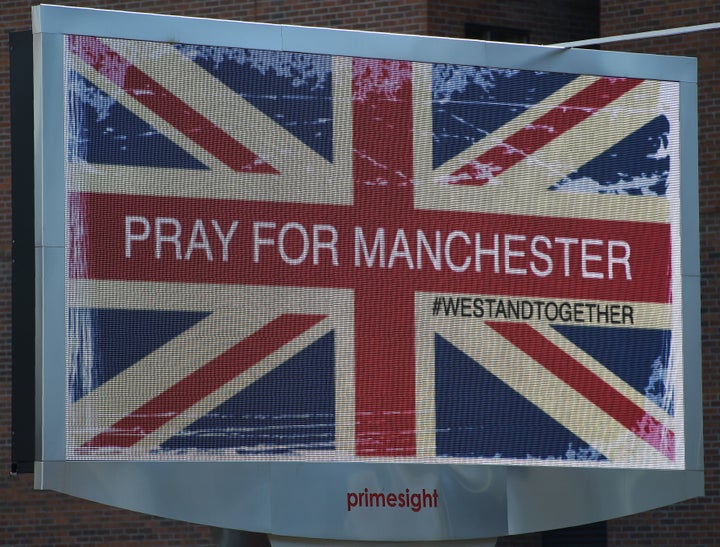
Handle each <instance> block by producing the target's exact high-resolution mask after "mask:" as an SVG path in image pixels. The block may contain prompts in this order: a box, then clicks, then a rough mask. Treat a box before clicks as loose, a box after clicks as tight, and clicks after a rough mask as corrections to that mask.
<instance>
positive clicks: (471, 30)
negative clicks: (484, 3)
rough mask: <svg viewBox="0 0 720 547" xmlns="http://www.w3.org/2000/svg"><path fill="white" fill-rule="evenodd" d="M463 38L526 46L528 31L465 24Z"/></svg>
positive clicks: (528, 36)
mask: <svg viewBox="0 0 720 547" xmlns="http://www.w3.org/2000/svg"><path fill="white" fill-rule="evenodd" d="M465 38H473V39H475V40H490V41H492V42H514V43H517V44H527V43H529V42H530V31H529V30H523V29H517V28H509V27H495V26H492V25H480V24H478V23H465Z"/></svg>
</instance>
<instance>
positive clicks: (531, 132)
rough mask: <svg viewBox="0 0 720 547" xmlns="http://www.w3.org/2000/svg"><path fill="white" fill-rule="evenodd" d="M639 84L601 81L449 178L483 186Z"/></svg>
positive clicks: (618, 79)
mask: <svg viewBox="0 0 720 547" xmlns="http://www.w3.org/2000/svg"><path fill="white" fill-rule="evenodd" d="M640 83H642V80H636V79H628V78H600V79H599V80H596V81H595V82H593V83H592V84H590V85H589V86H587V87H586V88H585V89H583V90H582V91H580V92H579V93H577V94H575V95H573V96H572V97H570V98H569V99H568V100H567V101H565V102H563V103H562V104H560V105H558V106H556V107H554V108H553V109H552V110H550V111H549V112H547V113H546V114H544V115H542V116H540V117H539V118H538V119H536V120H535V121H533V122H532V123H531V124H529V125H527V126H525V127H523V128H522V129H520V131H518V132H516V133H514V134H513V135H511V136H510V137H508V138H507V139H505V141H503V143H502V144H499V145H497V146H494V147H493V148H491V149H490V150H488V151H487V152H485V153H484V154H481V155H480V156H478V157H477V158H476V159H475V160H473V161H471V162H470V163H468V164H466V165H464V166H463V167H461V168H460V169H458V170H457V171H455V172H454V173H453V175H452V178H451V180H452V181H453V182H454V183H456V184H464V185H474V186H482V185H483V184H486V183H488V182H489V181H490V180H491V179H492V178H493V177H496V176H498V175H499V174H500V173H502V172H503V171H505V170H506V169H509V168H510V167H512V166H513V165H515V164H516V163H519V162H521V161H522V160H523V159H524V158H526V157H528V156H530V155H531V154H533V153H535V152H537V151H538V150H539V149H540V148H542V147H543V146H545V145H546V144H548V143H550V142H551V141H552V140H554V139H556V138H558V137H559V136H560V135H562V134H563V133H565V132H566V131H567V130H569V129H571V128H573V127H575V126H576V125H577V124H579V123H580V122H582V121H584V120H586V119H587V118H589V117H590V116H592V115H593V114H594V113H595V112H597V111H598V110H600V109H602V108H604V107H605V106H607V105H608V104H610V103H611V102H613V101H614V100H616V99H618V98H619V97H621V96H622V95H624V94H625V93H627V92H628V91H630V90H631V89H633V88H634V87H636V86H638V85H639V84H640Z"/></svg>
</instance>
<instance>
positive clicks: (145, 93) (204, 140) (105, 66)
mask: <svg viewBox="0 0 720 547" xmlns="http://www.w3.org/2000/svg"><path fill="white" fill-rule="evenodd" d="M69 47H70V50H71V51H72V52H73V53H74V54H75V55H77V56H78V57H80V58H81V59H82V60H83V61H85V62H86V63H87V64H88V65H90V66H91V67H93V68H94V69H95V70H96V71H97V72H99V73H100V74H102V75H103V76H105V77H106V78H108V79H109V80H110V81H112V82H113V83H114V84H115V85H117V86H118V87H120V88H121V89H122V90H123V91H125V92H126V93H128V94H129V95H131V96H132V97H133V98H134V99H135V100H137V101H138V102H139V103H141V104H142V105H144V106H146V107H147V108H149V109H150V110H152V111H153V112H154V113H155V114H157V115H158V116H160V117H161V118H162V119H164V120H165V121H166V122H168V123H170V124H171V125H172V126H174V127H175V128H176V129H178V130H179V131H180V132H181V133H183V134H184V135H185V136H186V137H188V138H189V139H191V140H192V141H193V142H194V143H195V144H197V145H199V146H201V147H202V148H204V149H205V150H207V151H208V152H209V153H210V154H212V155H213V156H215V157H216V158H217V159H219V160H220V161H221V162H223V163H224V164H225V165H227V166H228V167H230V168H231V169H233V170H234V171H237V172H246V173H248V172H251V173H269V174H278V172H277V171H276V170H275V169H274V168H273V167H272V166H271V165H269V164H268V163H266V162H264V161H263V160H262V159H260V158H259V157H258V156H257V155H255V154H254V153H253V152H251V151H250V150H248V149H247V148H245V147H244V146H243V145H242V144H240V143H239V142H238V141H237V140H235V139H233V138H232V137H231V136H230V135H228V134H227V133H225V131H223V130H222V129H220V128H219V127H218V126H217V125H215V124H214V123H212V122H211V121H210V120H208V119H207V118H206V117H204V116H203V115H202V114H200V113H199V112H197V111H196V110H194V109H193V108H192V107H191V106H190V105H188V104H187V103H185V102H184V101H182V100H181V99H179V98H178V97H176V96H175V95H173V94H172V93H171V92H170V91H169V90H168V89H166V88H165V87H163V86H162V85H160V84H159V83H158V82H156V81H155V80H153V79H152V78H150V76H148V75H147V74H145V73H144V72H142V71H141V70H140V69H139V68H137V67H136V66H135V65H133V64H132V63H130V62H129V61H128V60H127V59H125V58H124V57H122V56H121V55H119V54H118V53H117V52H115V51H113V50H112V49H110V48H109V47H108V46H107V45H105V44H104V43H103V42H101V41H100V40H98V39H97V38H93V37H90V36H70V37H69Z"/></svg>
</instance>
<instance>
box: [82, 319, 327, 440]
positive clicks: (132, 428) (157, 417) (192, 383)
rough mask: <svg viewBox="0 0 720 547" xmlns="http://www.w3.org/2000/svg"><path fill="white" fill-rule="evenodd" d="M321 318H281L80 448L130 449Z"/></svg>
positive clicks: (274, 320) (189, 375)
mask: <svg viewBox="0 0 720 547" xmlns="http://www.w3.org/2000/svg"><path fill="white" fill-rule="evenodd" d="M324 318H325V316H324V315H303V314H285V315H281V316H279V317H277V318H275V319H273V320H272V321H270V323H268V324H267V325H265V326H263V327H262V328H261V329H259V330H257V331H255V332H254V333H252V334H251V335H250V336H248V337H247V338H245V339H244V340H242V341H241V342H239V343H238V344H236V345H234V346H233V347H232V348H230V349H229V350H227V351H226V352H225V353H223V354H221V355H219V356H218V357H216V358H215V359H213V360H212V361H209V362H208V363H206V364H205V365H203V366H202V367H201V368H199V369H197V370H196V371H195V372H192V373H191V374H188V375H187V376H186V377H185V378H183V379H182V380H180V381H179V382H178V383H176V384H175V385H173V386H172V387H170V388H168V389H167V390H165V391H164V392H162V393H161V394H160V395H158V396H157V397H155V398H154V399H151V400H150V401H148V402H147V403H145V404H144V405H142V406H141V407H140V408H138V409H137V410H135V411H134V412H133V413H132V414H129V415H128V416H126V417H124V418H122V419H121V420H119V421H117V422H116V423H115V424H113V425H112V426H111V427H110V428H109V429H107V430H105V431H103V432H102V433H100V434H99V435H97V436H95V437H94V438H92V439H90V440H89V441H88V442H86V443H85V444H84V445H83V447H84V448H97V447H124V448H127V447H130V446H132V445H134V444H135V443H137V442H139V441H140V440H142V439H143V437H145V436H146V435H148V434H150V433H152V432H153V431H155V430H157V429H158V428H159V427H161V426H162V425H164V424H165V423H167V422H169V421H170V420H171V419H173V418H174V417H175V416H177V415H178V414H180V413H181V412H184V411H185V410H187V409H188V408H190V407H191V406H192V405H194V404H195V403H197V402H199V401H200V400H201V399H203V398H204V397H206V396H208V395H210V394H211V393H212V392H213V391H215V390H216V389H219V388H220V387H222V386H223V385H225V384H227V383H228V382H230V381H231V380H232V379H233V378H235V377H236V376H238V375H239V374H242V373H243V372H245V371H246V370H248V369H249V368H250V367H252V366H254V365H256V364H257V363H258V362H260V361H261V360H262V359H264V358H265V357H267V356H268V355H270V354H272V353H273V352H275V351H277V350H278V349H280V348H281V347H282V346H283V345H285V344H287V343H288V342H290V341H291V340H293V339H294V338H296V337H298V336H299V335H300V334H302V333H303V332H305V331H307V330H308V329H310V328H311V327H313V326H314V325H316V324H317V323H319V322H320V321H322V320H323V319H324Z"/></svg>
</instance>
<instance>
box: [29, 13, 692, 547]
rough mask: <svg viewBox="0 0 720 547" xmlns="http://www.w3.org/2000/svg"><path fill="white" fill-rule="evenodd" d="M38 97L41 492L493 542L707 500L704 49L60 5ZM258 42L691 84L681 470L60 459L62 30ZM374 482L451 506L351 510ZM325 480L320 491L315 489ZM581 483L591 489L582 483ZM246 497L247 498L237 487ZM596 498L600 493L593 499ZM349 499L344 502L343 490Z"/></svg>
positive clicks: (153, 510)
mask: <svg viewBox="0 0 720 547" xmlns="http://www.w3.org/2000/svg"><path fill="white" fill-rule="evenodd" d="M33 32H34V40H35V54H34V55H35V68H34V70H35V104H36V114H35V116H36V120H35V127H36V200H35V210H36V224H35V233H36V236H35V238H36V239H35V245H36V271H37V307H38V315H37V327H36V328H37V337H36V340H37V342H36V347H37V378H38V380H37V386H38V389H37V395H36V397H37V407H38V413H37V415H38V428H37V434H38V437H37V445H36V446H37V449H36V451H37V455H36V466H35V474H36V480H35V484H36V488H39V489H50V490H57V491H59V492H64V493H67V494H70V495H74V496H78V497H81V498H85V499H89V500H93V501H97V502H100V503H105V504H109V505H113V506H117V507H122V508H126V509H130V510H134V511H140V512H143V513H148V514H153V515H159V516H164V517H169V518H175V519H180V520H186V521H190V522H197V523H202V524H206V525H210V526H216V527H220V528H229V529H238V530H249V531H255V532H266V533H271V534H275V535H279V536H292V537H315V538H325V539H338V540H363V541H450V540H465V539H472V538H490V537H496V536H502V535H510V534H520V533H527V532H533V531H538V530H545V529H553V528H558V527H564V526H572V525H577V524H582V523H586V522H595V521H599V520H606V519H611V518H616V517H620V516H623V515H628V514H632V513H637V512H641V511H645V510H648V509H652V508H656V507H660V506H664V505H668V504H672V503H675V502H678V501H681V500H685V499H688V498H691V497H695V496H699V495H702V493H703V487H704V474H703V443H702V395H701V394H702V391H701V352H700V312H699V310H700V267H699V228H698V223H699V220H698V219H699V215H698V203H697V196H698V188H697V185H698V171H697V113H696V102H697V81H696V61H695V60H694V59H688V58H679V57H669V56H650V55H637V54H627V53H618V52H602V51H589V50H574V49H565V48H561V47H543V46H527V45H511V44H500V43H491V42H478V41H470V40H452V39H441V38H429V37H419V36H408V35H390V34H380V33H367V32H356V31H343V30H330V29H321V28H304V27H295V26H287V25H267V24H258V23H241V22H231V21H217V20H209V19H195V18H182V17H171V16H160V15H148V14H135V13H127V12H112V11H103V10H90V9H81V8H67V7H58V6H45V5H43V6H36V7H34V8H33ZM70 34H74V35H89V36H96V37H104V38H123V39H137V40H147V41H159V42H172V43H193V44H206V45H218V46H228V47H247V48H252V49H265V50H275V51H293V52H303V53H321V54H333V55H343V56H351V57H372V58H381V59H385V58H391V59H402V60H407V61H419V62H448V61H452V62H453V63H456V64H467V65H475V66H494V67H503V68H511V69H525V70H537V71H549V72H565V73H577V74H594V75H600V76H615V77H632V78H645V79H658V80H671V81H676V82H678V83H679V88H680V116H681V135H680V157H681V161H682V185H681V190H680V191H681V199H680V204H681V210H680V211H679V215H680V238H681V241H682V249H681V253H682V255H681V264H682V278H681V283H682V300H683V311H682V315H683V317H682V323H683V341H682V347H683V361H684V366H685V370H684V374H683V378H684V392H685V396H684V405H685V408H684V417H685V446H684V454H685V469H684V470H671V471H656V470H651V469H622V470H618V469H598V468H594V469H590V468H579V467H572V468H568V467H563V468H557V467H549V466H524V465H513V466H506V465H462V464H422V463H387V462H336V463H314V462H289V461H288V462H220V463H217V462H179V461H172V462H159V461H138V462H127V461H68V460H67V458H66V453H65V446H66V438H65V423H64V420H65V410H66V400H65V393H66V387H65V386H66V379H65V361H64V355H65V343H66V342H65V340H66V332H65V313H66V312H65V310H66V303H65V285H64V283H65V270H66V256H65V252H66V247H65V245H66V242H65V233H66V232H65V222H66V219H65V206H64V204H65V179H64V165H65V152H64V150H63V149H62V147H60V146H58V145H57V143H62V142H64V135H65V133H64V131H65V106H64V100H65V98H64V95H63V94H62V93H59V92H58V90H62V89H63V87H64V74H63V66H64V65H63V51H64V49H63V48H64V37H65V35H70ZM366 484H378V485H380V487H379V488H380V489H381V490H383V491H388V492H405V491H406V489H408V490H407V491H408V492H409V491H411V490H412V491H416V490H417V491H430V490H431V489H432V488H434V487H436V486H437V485H442V488H443V496H444V497H445V504H444V507H443V510H442V511H434V512H429V513H428V512H426V513H423V512H420V513H419V515H421V517H420V518H418V513H415V512H403V513H399V512H396V513H387V512H386V513H384V514H378V513H373V512H356V513H355V514H354V515H352V518H349V517H348V510H347V509H346V507H345V505H344V502H345V501H346V499H347V497H346V496H348V495H349V494H350V493H352V492H354V491H356V490H358V489H360V488H361V487H362V486H363V485H366ZM318 485H323V487H322V488H318ZM580 485H581V486H580ZM238 492H243V494H242V495H238ZM588 492H592V499H588V495H587V493H588ZM344 496H345V497H344Z"/></svg>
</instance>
